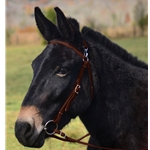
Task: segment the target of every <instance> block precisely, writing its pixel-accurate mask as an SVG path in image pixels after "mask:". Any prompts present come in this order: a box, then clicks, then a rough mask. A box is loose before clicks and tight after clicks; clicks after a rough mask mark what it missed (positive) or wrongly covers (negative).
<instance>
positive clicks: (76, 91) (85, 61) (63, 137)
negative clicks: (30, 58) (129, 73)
mask: <svg viewBox="0 0 150 150" xmlns="http://www.w3.org/2000/svg"><path fill="white" fill-rule="evenodd" d="M50 44H60V45H64V46H66V47H68V48H70V49H72V50H74V51H75V52H76V53H77V54H78V55H79V56H80V57H81V58H82V60H83V64H82V67H81V69H80V72H79V75H78V78H77V79H76V82H75V85H74V88H73V90H72V92H71V93H70V95H69V97H68V98H67V100H66V101H65V103H64V104H63V106H62V107H61V109H60V111H59V112H58V114H57V115H56V117H55V119H54V120H49V121H47V122H46V124H45V126H44V130H45V132H46V134H48V135H50V136H51V137H53V138H56V139H59V140H62V141H66V142H73V143H79V144H83V145H87V146H91V147H94V148H98V149H103V150H123V149H114V148H107V147H100V146H96V145H93V144H89V143H86V142H83V141H82V140H83V139H84V138H85V137H87V136H90V133H88V134H86V135H85V136H83V137H81V138H79V139H73V138H71V137H68V136H67V135H66V134H65V133H63V132H62V131H61V130H58V123H59V121H60V119H61V117H62V115H63V114H64V112H67V111H68V109H69V107H70V104H71V103H72V101H73V99H74V98H75V97H76V96H77V95H78V94H79V91H80V88H81V81H82V77H83V74H84V71H85V69H88V74H89V81H90V89H91V98H92V99H93V96H94V86H93V80H92V71H91V66H90V63H89V58H88V47H87V44H86V42H85V41H83V45H84V46H83V48H84V54H82V53H81V52H80V51H79V50H78V49H77V48H75V47H74V46H72V45H71V44H69V43H67V42H64V41H59V40H53V41H50ZM50 123H51V124H53V125H55V129H54V131H53V132H49V131H48V128H47V126H48V125H49V124H50ZM56 134H57V135H59V136H57V135H56ZM143 150H147V148H145V149H143Z"/></svg>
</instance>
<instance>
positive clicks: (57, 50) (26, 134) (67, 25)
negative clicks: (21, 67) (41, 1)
mask: <svg viewBox="0 0 150 150" xmlns="http://www.w3.org/2000/svg"><path fill="white" fill-rule="evenodd" d="M55 11H56V14H57V26H56V25H55V24H53V23H52V22H51V21H49V20H48V19H47V18H45V16H44V15H43V14H42V12H41V11H40V9H39V8H38V7H36V8H35V20H36V23H37V26H38V28H39V30H40V32H41V34H42V35H43V37H44V38H45V39H46V40H47V41H48V45H47V46H46V48H45V49H44V50H43V52H42V53H41V54H40V55H39V56H37V57H36V58H35V59H34V60H33V62H32V68H33V72H34V75H33V79H32V82H31V85H30V87H29V89H28V92H27V94H26V96H25V98H24V100H23V102H22V106H21V109H20V113H19V116H18V118H17V121H16V123H15V135H16V137H17V139H18V141H19V142H20V143H21V144H23V145H24V146H28V147H41V146H42V145H43V144H44V140H45V138H47V137H49V136H48V135H46V133H45V131H44V129H43V128H44V125H45V123H46V122H47V121H48V120H53V119H54V118H55V117H56V115H57V114H58V112H59V110H60V108H61V106H62V105H63V104H64V102H65V100H66V99H67V98H68V96H69V94H70V92H71V91H72V88H73V87H74V84H75V81H76V79H77V76H78V74H79V71H80V68H81V66H82V63H83V60H82V59H81V57H80V56H79V55H78V54H77V53H76V52H75V51H73V50H72V49H71V48H68V47H65V46H63V45H61V44H51V43H50V41H51V40H54V39H57V40H61V41H66V42H68V43H71V44H72V45H74V47H76V48H77V49H78V50H80V51H81V52H82V53H83V51H84V49H83V38H82V35H81V33H80V31H79V24H78V22H77V21H76V20H75V19H71V18H66V17H65V16H64V14H63V12H62V11H61V10H60V9H59V8H58V7H57V8H55ZM86 74H87V72H85V73H84V76H83V80H82V83H81V85H82V88H81V90H80V94H79V95H77V96H76V98H75V99H74V101H73V102H72V104H71V106H70V108H69V110H68V111H67V112H65V113H64V114H63V116H62V118H61V120H60V122H59V124H58V129H62V128H63V127H64V126H65V125H66V124H68V123H69V121H70V120H71V119H72V118H75V117H76V116H78V115H80V114H81V113H84V112H85V110H86V109H87V108H88V107H89V105H90V102H91V99H90V88H89V87H88V85H89V80H88V75H86ZM83 83H84V84H83ZM48 128H49V130H53V128H54V127H53V125H49V126H48Z"/></svg>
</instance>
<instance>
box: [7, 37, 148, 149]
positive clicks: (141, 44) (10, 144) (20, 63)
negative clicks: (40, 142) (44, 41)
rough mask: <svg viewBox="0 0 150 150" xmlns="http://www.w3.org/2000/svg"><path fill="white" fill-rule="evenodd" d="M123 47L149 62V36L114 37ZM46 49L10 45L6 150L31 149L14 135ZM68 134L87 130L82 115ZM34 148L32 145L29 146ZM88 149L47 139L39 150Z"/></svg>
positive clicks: (66, 131)
mask: <svg viewBox="0 0 150 150" xmlns="http://www.w3.org/2000/svg"><path fill="white" fill-rule="evenodd" d="M113 41H114V42H115V43H118V44H119V45H120V46H122V47H123V48H125V49H127V50H128V51H129V52H130V53H132V54H134V55H136V56H138V58H139V59H141V60H143V61H145V62H147V61H148V57H147V56H148V47H147V45H148V40H147V37H139V38H124V39H115V40H113ZM43 49H44V46H41V45H35V46H31V45H27V46H22V47H20V46H17V47H12V46H10V47H7V51H6V98H7V99H6V150H29V148H26V147H23V146H22V145H20V144H19V143H18V141H17V140H16V138H15V136H14V122H15V120H16V118H17V115H18V112H19V109H20V105H21V102H22V100H23V98H24V95H25V94H26V91H27V89H28V87H29V85H30V82H31V79H32V69H31V62H32V60H33V59H34V58H35V57H36V56H37V55H38V54H39V53H40V52H41V51H42V50H43ZM63 131H65V133H67V135H69V136H71V137H74V138H78V137H81V136H83V135H85V134H86V133H87V132H86V130H85V128H84V126H83V124H82V123H81V122H80V120H79V118H77V119H75V120H74V121H72V122H71V123H70V124H69V125H67V126H66V127H65V129H64V130H63ZM30 149H31V148H30ZM50 149H53V150H72V149H78V150H85V149H86V146H82V145H78V144H71V143H64V142H61V141H58V140H55V139H50V140H46V142H45V145H44V146H43V147H42V148H40V150H50Z"/></svg>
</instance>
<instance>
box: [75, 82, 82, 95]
mask: <svg viewBox="0 0 150 150" xmlns="http://www.w3.org/2000/svg"><path fill="white" fill-rule="evenodd" d="M80 88H81V86H80V85H79V84H77V85H76V87H75V89H74V91H75V93H76V94H79V89H80Z"/></svg>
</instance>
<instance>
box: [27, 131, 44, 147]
mask: <svg viewBox="0 0 150 150" xmlns="http://www.w3.org/2000/svg"><path fill="white" fill-rule="evenodd" d="M45 138H46V137H45V131H42V132H41V133H40V134H39V136H38V137H37V138H36V139H35V141H34V143H33V144H32V145H26V146H27V147H33V148H40V147H42V146H43V145H44V142H45Z"/></svg>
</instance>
